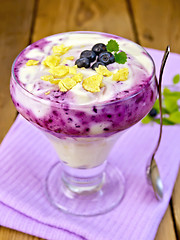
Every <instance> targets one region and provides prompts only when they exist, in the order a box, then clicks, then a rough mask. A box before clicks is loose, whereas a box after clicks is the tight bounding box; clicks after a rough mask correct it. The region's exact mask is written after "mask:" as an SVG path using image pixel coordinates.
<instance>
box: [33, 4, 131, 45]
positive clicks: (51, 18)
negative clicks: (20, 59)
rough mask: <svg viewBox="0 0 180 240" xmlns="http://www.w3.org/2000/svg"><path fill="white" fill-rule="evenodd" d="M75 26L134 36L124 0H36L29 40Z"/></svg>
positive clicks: (64, 30) (129, 36)
mask: <svg viewBox="0 0 180 240" xmlns="http://www.w3.org/2000/svg"><path fill="white" fill-rule="evenodd" d="M75 30H76V31H77V30H92V31H103V32H109V33H113V34H117V35H120V36H123V37H127V38H129V39H132V40H133V39H134V34H133V29H132V25H131V21H130V18H129V15H128V11H127V6H126V2H125V0H121V1H116V0H106V1H102V0H76V1H72V0H61V1H59V0H51V1H49V0H39V8H38V12H37V19H36V24H35V30H34V34H33V41H36V40H38V39H41V38H43V37H45V36H48V35H52V34H55V33H59V32H66V31H75Z"/></svg>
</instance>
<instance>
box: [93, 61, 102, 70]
mask: <svg viewBox="0 0 180 240" xmlns="http://www.w3.org/2000/svg"><path fill="white" fill-rule="evenodd" d="M99 65H103V66H105V64H104V63H102V62H95V63H94V64H93V65H92V66H91V68H92V69H93V70H95V68H98V67H99Z"/></svg>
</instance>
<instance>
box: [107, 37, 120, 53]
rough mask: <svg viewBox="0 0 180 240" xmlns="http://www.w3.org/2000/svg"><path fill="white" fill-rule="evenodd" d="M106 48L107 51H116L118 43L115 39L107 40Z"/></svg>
mask: <svg viewBox="0 0 180 240" xmlns="http://www.w3.org/2000/svg"><path fill="white" fill-rule="evenodd" d="M106 49H107V51H108V52H118V51H119V44H118V43H117V42H116V40H113V39H111V40H109V42H108V43H107V45H106Z"/></svg>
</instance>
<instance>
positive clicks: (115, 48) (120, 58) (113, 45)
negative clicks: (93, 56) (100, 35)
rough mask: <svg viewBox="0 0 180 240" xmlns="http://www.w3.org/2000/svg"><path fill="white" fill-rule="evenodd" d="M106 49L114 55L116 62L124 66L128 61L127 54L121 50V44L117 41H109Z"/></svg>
mask: <svg viewBox="0 0 180 240" xmlns="http://www.w3.org/2000/svg"><path fill="white" fill-rule="evenodd" d="M106 49H107V51H108V52H111V53H113V54H114V58H115V62H117V63H119V64H124V63H125V62H126V61H127V54H126V53H125V52H123V51H120V50H119V44H118V43H117V42H116V40H113V39H111V40H109V41H108V43H107V45H106Z"/></svg>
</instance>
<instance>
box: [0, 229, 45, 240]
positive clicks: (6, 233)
mask: <svg viewBox="0 0 180 240" xmlns="http://www.w3.org/2000/svg"><path fill="white" fill-rule="evenodd" d="M0 240H43V239H42V238H38V237H34V236H31V235H27V234H24V233H22V232H18V231H15V230H12V229H9V228H4V227H0Z"/></svg>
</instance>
